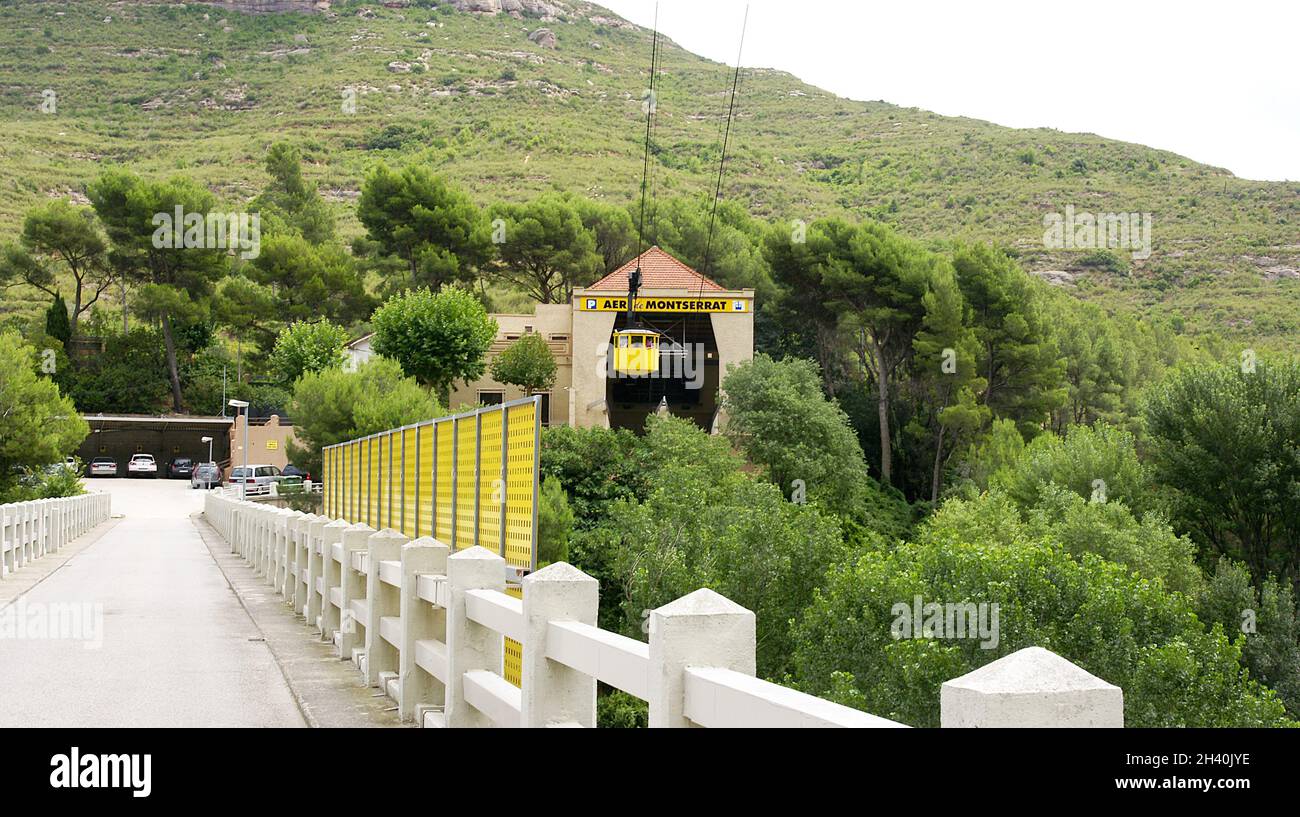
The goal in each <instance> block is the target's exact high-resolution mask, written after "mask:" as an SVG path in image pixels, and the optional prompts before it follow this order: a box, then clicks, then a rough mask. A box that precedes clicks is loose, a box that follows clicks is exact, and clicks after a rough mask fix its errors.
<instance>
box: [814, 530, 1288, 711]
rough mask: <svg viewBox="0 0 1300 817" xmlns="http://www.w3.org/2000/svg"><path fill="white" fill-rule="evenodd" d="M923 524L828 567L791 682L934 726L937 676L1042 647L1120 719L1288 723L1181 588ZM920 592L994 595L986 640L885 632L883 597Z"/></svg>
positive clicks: (997, 538) (982, 600)
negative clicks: (1072, 667) (1099, 686)
mask: <svg viewBox="0 0 1300 817" xmlns="http://www.w3.org/2000/svg"><path fill="white" fill-rule="evenodd" d="M933 527H934V526H930V525H926V526H923V528H922V529H921V531H920V532H919V533H918V536H917V539H916V541H915V542H912V543H907V544H903V545H900V546H899V547H897V548H895V549H893V550H888V551H874V552H867V553H863V554H860V555H858V556H856V557H855V558H852V559H850V560H848V561H846V562H845V563H844V564H842V565H840V566H838V567H837V568H836V569H835V570H833V571H832V572H831V574H830V575H829V577H828V580H827V582H826V585H825V587H824V588H822V589H820V590H818V591H817V593H816V594H815V600H814V603H813V604H812V606H811V607H810V608H809V610H808V611H807V612H806V613H805V615H804V618H803V620H802V621H801V622H800V623H799V624H798V625H797V627H796V631H795V635H794V642H795V644H796V648H795V654H794V658H793V663H794V666H795V670H794V680H795V681H796V682H797V684H798V685H799V686H800V687H801V688H802V689H804V690H806V691H808V692H811V693H814V694H818V695H827V696H831V697H834V698H837V699H839V700H840V701H842V702H844V703H847V704H849V705H852V706H857V707H859V708H862V709H866V710H868V711H870V712H873V713H875V714H878V715H882V716H886V717H891V718H894V719H897V720H901V721H903V722H906V723H910V724H913V725H917V726H936V725H938V719H939V687H940V685H941V684H942V683H943V682H944V681H947V680H949V679H951V678H955V677H957V676H959V675H962V674H964V673H966V672H969V671H970V670H972V669H975V668H977V667H979V666H982V665H984V664H986V663H989V662H990V661H993V660H995V659H997V658H999V657H1001V656H1003V655H1007V654H1009V653H1011V652H1014V651H1016V650H1018V649H1021V648H1023V647H1028V646H1041V647H1045V648H1047V649H1049V650H1052V651H1053V652H1056V653H1058V654H1060V655H1063V656H1065V657H1066V658H1068V659H1069V660H1071V661H1073V662H1075V663H1076V664H1078V665H1079V666H1081V667H1083V668H1084V669H1086V670H1087V671H1089V672H1091V673H1093V674H1094V675H1097V676H1099V677H1101V678H1103V679H1105V680H1107V681H1110V682H1111V683H1114V684H1116V685H1118V686H1120V687H1121V688H1122V689H1123V690H1124V703H1125V720H1126V724H1127V725H1129V726H1280V725H1286V724H1287V720H1286V717H1285V714H1284V710H1283V706H1282V704H1281V703H1280V701H1278V699H1277V697H1276V695H1275V694H1274V693H1273V692H1271V691H1268V690H1265V689H1263V688H1261V687H1260V686H1259V684H1258V683H1257V682H1256V681H1254V680H1252V679H1250V678H1249V674H1248V672H1247V671H1246V670H1245V669H1243V667H1242V666H1241V665H1240V663H1239V659H1240V655H1241V649H1240V647H1239V646H1238V645H1236V644H1234V643H1233V642H1231V641H1230V640H1229V639H1228V638H1227V637H1226V636H1225V635H1224V632H1223V629H1222V627H1221V626H1217V625H1216V626H1215V627H1213V628H1212V629H1210V630H1208V631H1207V630H1206V628H1205V627H1204V626H1203V625H1202V624H1201V622H1200V621H1199V620H1198V619H1197V617H1196V614H1195V612H1194V611H1193V607H1192V603H1191V602H1190V601H1189V599H1188V598H1187V597H1186V596H1183V595H1182V594H1179V593H1170V592H1168V591H1166V590H1165V589H1164V588H1163V587H1162V586H1161V585H1160V584H1159V583H1157V582H1151V581H1148V580H1145V579H1142V578H1139V577H1138V576H1136V575H1133V574H1130V573H1129V572H1128V571H1127V570H1126V569H1125V568H1124V567H1122V566H1120V565H1117V564H1114V563H1110V562H1106V561H1105V560H1103V559H1101V558H1100V557H1097V556H1095V555H1092V554H1085V555H1083V556H1082V558H1080V559H1075V558H1072V557H1071V556H1070V555H1069V554H1067V553H1066V552H1064V551H1063V550H1062V549H1061V548H1060V547H1058V546H1056V545H1054V544H1053V543H1052V542H1050V541H1048V540H1045V539H1042V538H1035V537H1032V536H1028V537H1027V536H1024V535H1021V534H1018V533H1015V532H1011V533H1009V532H1007V531H1005V530H997V531H989V532H988V533H987V534H980V533H976V532H970V533H967V534H966V535H964V536H962V537H961V538H960V539H959V540H957V541H954V538H953V537H952V536H951V535H949V534H950V532H948V531H943V530H938V531H935V530H933ZM938 527H940V528H942V525H940V526H938ZM936 534H937V535H936ZM918 596H919V597H921V598H922V599H923V600H924V601H925V602H927V603H929V602H937V603H940V604H946V603H966V602H973V603H977V604H987V605H993V604H997V605H998V619H997V620H998V626H997V635H998V640H997V644H996V647H995V648H993V649H983V648H982V647H981V642H980V640H979V639H970V638H965V639H941V638H940V639H935V638H920V639H912V638H904V639H895V638H894V637H893V636H892V635H891V627H892V626H893V621H894V619H895V613H894V612H893V610H894V605H895V604H898V603H900V602H902V603H904V604H910V603H911V602H912V600H913V599H914V598H916V597H918ZM990 609H991V608H990Z"/></svg>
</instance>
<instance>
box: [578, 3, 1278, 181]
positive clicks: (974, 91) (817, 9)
mask: <svg viewBox="0 0 1300 817" xmlns="http://www.w3.org/2000/svg"><path fill="white" fill-rule="evenodd" d="M597 2H600V4H601V5H604V6H606V7H608V8H610V9H612V10H613V11H615V12H617V13H618V14H619V15H621V16H623V17H625V18H627V19H629V20H631V21H633V22H635V23H637V24H639V25H643V26H646V27H649V26H650V25H651V23H652V22H653V20H654V14H655V0H597ZM658 5H659V28H660V30H661V31H663V32H664V33H665V34H666V35H668V36H669V37H671V38H672V39H673V40H674V41H675V42H677V43H678V44H679V45H681V46H682V47H683V48H686V49H688V50H690V51H694V52H695V53H697V54H701V55H703V56H705V57H708V58H710V59H713V60H717V61H719V62H725V63H728V64H733V63H734V62H735V59H736V50H737V46H738V44H739V38H740V28H741V20H742V18H743V17H744V13H745V6H746V5H749V7H750V8H749V28H748V33H747V34H746V38H745V54H744V58H743V60H742V62H743V63H744V64H745V65H746V66H758V67H767V68H779V69H781V70H784V71H789V72H790V73H792V74H794V75H796V76H797V77H799V78H800V79H802V80H804V81H805V82H808V83H810V84H812V85H816V86H819V87H821V88H825V89H827V90H829V91H833V92H835V93H836V94H839V95H840V96H844V97H848V98H850V99H859V100H876V99H882V100H884V101H886V102H892V103H895V104H897V105H903V106H906V107H917V108H923V109H925V110H931V111H935V112H937V113H941V114H947V115H952V116H970V117H975V118H977V119H985V120H988V121H991V122H995V123H997V124H999V125H1007V126H1010V127H1018V128H1025V127H1051V128H1057V129H1059V130H1063V131H1071V132H1076V131H1077V132H1086V133H1096V134H1099V135H1101V136H1105V137H1107V138H1111V139H1120V140H1124V141H1128V142H1138V143H1141V144H1144V145H1149V146H1151V147H1156V148H1162V149H1165V150H1172V151H1174V152H1175V153H1180V154H1182V155H1184V156H1187V157H1189V158H1191V159H1194V160H1196V161H1198V162H1204V163H1206V164H1210V165H1215V166H1217V167H1224V168H1227V169H1228V170H1230V171H1232V172H1233V173H1235V174H1237V175H1238V176H1242V177H1244V178H1248V179H1269V180H1300V3H1297V2H1295V0H1271V1H1268V0H1258V1H1257V0H1231V1H1230V2H1229V0H1221V2H1218V3H1208V2H1200V0H1188V2H1164V1H1163V0H1153V1H1152V2H1141V1H1140V0H1128V2H1118V1H1116V0H1088V1H1087V2H1082V3H1059V2H1056V3H1053V2H1043V1H1042V0H1038V2H1021V1H1020V0H1008V1H1006V2H1004V1H1003V0H967V1H966V2H948V0H890V2H878V0H867V1H864V2H852V0H749V2H748V3H747V2H746V0H659V2H658ZM648 60H649V56H648V55H647V61H648ZM742 101H743V98H742Z"/></svg>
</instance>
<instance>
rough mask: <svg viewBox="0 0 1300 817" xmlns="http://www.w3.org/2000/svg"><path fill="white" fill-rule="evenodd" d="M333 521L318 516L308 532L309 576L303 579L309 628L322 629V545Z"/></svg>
mask: <svg viewBox="0 0 1300 817" xmlns="http://www.w3.org/2000/svg"><path fill="white" fill-rule="evenodd" d="M331 521H332V520H331V519H330V518H329V517H326V516H317V517H316V518H315V519H313V520H312V522H311V527H310V528H309V529H308V531H307V575H306V577H305V578H304V579H303V586H304V587H306V592H307V597H306V599H305V600H304V601H303V608H302V615H303V618H305V619H307V624H308V626H311V627H316V628H319V627H320V590H319V587H320V585H321V584H322V582H321V581H320V578H321V573H322V569H323V562H321V550H322V548H321V543H322V542H323V541H325V526H326V525H328V524H330V523H331Z"/></svg>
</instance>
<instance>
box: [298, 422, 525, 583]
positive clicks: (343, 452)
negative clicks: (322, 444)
mask: <svg viewBox="0 0 1300 817" xmlns="http://www.w3.org/2000/svg"><path fill="white" fill-rule="evenodd" d="M537 404H538V398H528V399H527V400H520V401H514V402H512V403H507V404H505V405H502V406H491V407H488V408H483V409H479V410H478V411H473V412H469V413H466V414H460V415H456V416H454V417H442V418H439V419H437V420H431V421H429V422H425V423H420V424H419V425H417V426H409V427H406V428H401V429H395V430H393V431H386V432H382V433H380V434H375V435H372V436H370V437H366V438H364V439H360V440H351V441H349V442H346V443H340V444H338V445H334V446H330V447H329V448H326V449H325V452H324V468H323V477H324V480H325V500H324V501H325V508H326V513H327V515H329V516H332V517H335V518H340V519H345V520H347V521H349V522H364V523H365V524H367V525H370V526H371V527H373V528H375V529H376V530H379V529H382V528H393V529H395V530H399V531H401V532H402V533H403V534H404V535H406V536H409V537H411V538H416V537H420V536H432V537H433V538H435V539H437V540H439V541H441V542H444V543H446V544H447V545H450V546H451V547H453V549H454V550H464V549H465V548H469V547H474V546H481V547H484V548H487V549H488V550H490V551H492V552H493V553H500V554H501V555H502V556H503V557H505V559H506V563H507V564H509V565H510V566H511V567H513V568H516V569H518V570H520V571H523V572H527V571H529V570H532V569H533V567H534V566H535V563H536V562H535V557H534V553H535V549H536V547H535V538H536V536H535V531H536V527H537V509H536V508H537V478H538V477H537V475H538V454H539V452H538V450H537V449H538V441H539V435H540V427H539V425H538V411H537Z"/></svg>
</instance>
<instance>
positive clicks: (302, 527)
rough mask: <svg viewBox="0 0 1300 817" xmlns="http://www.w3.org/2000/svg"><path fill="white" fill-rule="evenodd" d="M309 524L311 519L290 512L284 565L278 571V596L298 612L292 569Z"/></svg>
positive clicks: (295, 579) (301, 514)
mask: <svg viewBox="0 0 1300 817" xmlns="http://www.w3.org/2000/svg"><path fill="white" fill-rule="evenodd" d="M310 522H311V517H310V516H308V515H307V514H305V513H303V512H301V511H291V512H290V513H289V516H288V519H287V521H286V523H285V533H286V534H287V535H286V537H285V545H284V555H283V557H282V561H283V562H284V564H283V565H282V566H281V569H280V573H281V576H280V582H281V583H280V588H281V589H280V595H282V596H284V601H285V603H286V604H288V605H289V606H290V607H293V608H294V609H295V610H297V611H298V612H302V607H298V606H296V605H297V599H298V591H297V588H296V587H295V585H296V583H297V582H298V578H297V577H296V576H294V575H293V572H294V568H295V567H296V566H297V564H298V552H299V550H300V549H301V548H302V543H303V540H304V539H305V538H306V537H307V525H308V524H309V523H310Z"/></svg>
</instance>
